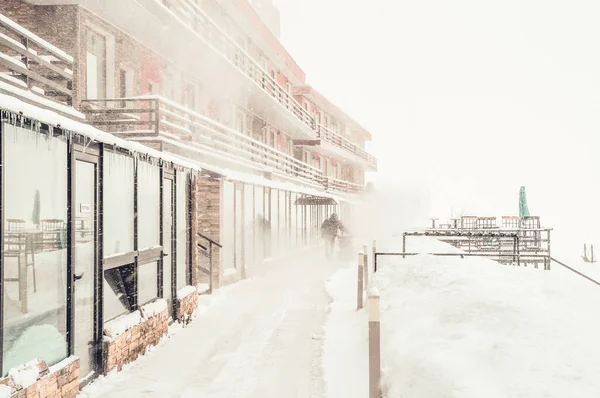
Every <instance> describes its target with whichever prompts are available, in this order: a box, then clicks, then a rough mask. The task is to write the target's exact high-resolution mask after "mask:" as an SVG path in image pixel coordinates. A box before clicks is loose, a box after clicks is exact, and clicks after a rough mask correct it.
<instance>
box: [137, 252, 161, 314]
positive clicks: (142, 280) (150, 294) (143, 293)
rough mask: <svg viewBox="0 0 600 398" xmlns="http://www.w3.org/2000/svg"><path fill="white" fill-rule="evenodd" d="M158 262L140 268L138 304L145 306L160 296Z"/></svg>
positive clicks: (142, 265)
mask: <svg viewBox="0 0 600 398" xmlns="http://www.w3.org/2000/svg"><path fill="white" fill-rule="evenodd" d="M157 267H158V264H157V262H156V261H154V262H151V263H147V264H141V265H139V266H138V304H139V305H144V304H146V303H147V302H149V301H152V300H154V299H155V298H156V297H157V296H158V285H157V283H158V268H157Z"/></svg>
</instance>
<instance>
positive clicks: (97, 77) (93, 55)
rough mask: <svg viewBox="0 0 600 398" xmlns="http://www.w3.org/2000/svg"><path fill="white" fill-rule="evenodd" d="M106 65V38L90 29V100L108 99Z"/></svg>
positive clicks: (88, 79)
mask: <svg viewBox="0 0 600 398" xmlns="http://www.w3.org/2000/svg"><path fill="white" fill-rule="evenodd" d="M106 65H107V64H106V38H105V37H104V36H102V35H100V34H98V33H96V32H94V31H93V30H91V29H88V34H87V57H86V89H87V98H88V99H97V98H106V86H107V85H106V77H107V76H106Z"/></svg>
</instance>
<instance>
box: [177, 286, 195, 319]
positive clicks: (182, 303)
mask: <svg viewBox="0 0 600 398" xmlns="http://www.w3.org/2000/svg"><path fill="white" fill-rule="evenodd" d="M175 308H177V314H176V316H177V320H178V321H179V322H182V323H183V324H188V323H189V322H190V320H191V315H192V313H193V312H194V311H195V310H196V308H198V290H197V289H196V287H195V286H186V287H184V288H183V289H181V290H180V291H179V292H177V299H176V303H175Z"/></svg>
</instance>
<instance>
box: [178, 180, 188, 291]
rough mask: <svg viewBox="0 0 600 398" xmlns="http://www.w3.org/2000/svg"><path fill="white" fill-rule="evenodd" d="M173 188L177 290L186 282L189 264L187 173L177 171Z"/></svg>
mask: <svg viewBox="0 0 600 398" xmlns="http://www.w3.org/2000/svg"><path fill="white" fill-rule="evenodd" d="M176 178H177V180H176V182H175V185H176V187H175V189H176V191H177V198H176V200H177V203H176V208H177V215H176V217H177V219H176V223H177V290H179V289H181V288H182V287H184V286H186V285H187V284H188V282H189V281H188V266H187V265H188V264H189V250H188V247H189V244H188V242H189V241H188V239H189V234H188V229H189V220H188V208H189V200H188V178H189V173H187V172H184V171H178V172H177V176H176Z"/></svg>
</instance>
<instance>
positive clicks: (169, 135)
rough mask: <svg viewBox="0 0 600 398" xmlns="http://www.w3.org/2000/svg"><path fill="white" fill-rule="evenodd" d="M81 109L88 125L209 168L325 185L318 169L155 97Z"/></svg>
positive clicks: (85, 103)
mask: <svg viewBox="0 0 600 398" xmlns="http://www.w3.org/2000/svg"><path fill="white" fill-rule="evenodd" d="M83 107H84V108H85V109H84V111H85V113H86V115H87V118H88V122H89V123H90V124H92V125H94V126H96V127H98V128H101V129H104V130H106V131H108V132H111V133H113V134H115V135H117V136H120V137H123V138H126V139H129V140H134V141H139V142H143V143H146V144H147V145H149V146H152V147H155V148H158V149H161V150H163V151H168V152H171V153H175V154H177V155H180V156H183V157H185V158H189V159H194V160H195V161H197V162H202V163H204V164H208V165H212V166H214V167H215V168H220V169H223V168H225V169H229V170H242V171H250V172H253V173H256V174H259V175H265V174H267V175H272V176H273V177H279V178H284V179H288V180H297V181H298V180H299V181H301V182H303V183H304V184H307V185H311V186H314V187H317V188H323V187H324V186H325V180H324V177H323V174H322V172H321V170H319V169H317V168H315V167H312V166H310V165H308V164H306V163H303V162H301V161H300V160H297V159H295V158H294V157H292V156H289V155H287V154H285V153H283V152H281V151H279V150H277V149H275V148H273V147H271V146H269V145H266V144H264V143H262V142H260V141H257V140H255V139H253V138H251V137H249V136H247V135H245V134H242V133H240V132H238V131H235V130H233V129H231V128H229V127H227V126H225V125H223V124H221V123H219V122H216V121H214V120H212V119H210V118H208V117H206V116H204V115H202V114H200V113H197V112H194V111H192V110H190V109H188V108H186V107H184V106H182V105H180V104H178V103H176V102H174V101H171V100H169V99H167V98H164V97H161V96H142V97H135V98H115V99H102V100H86V101H83ZM209 169H210V167H209Z"/></svg>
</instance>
